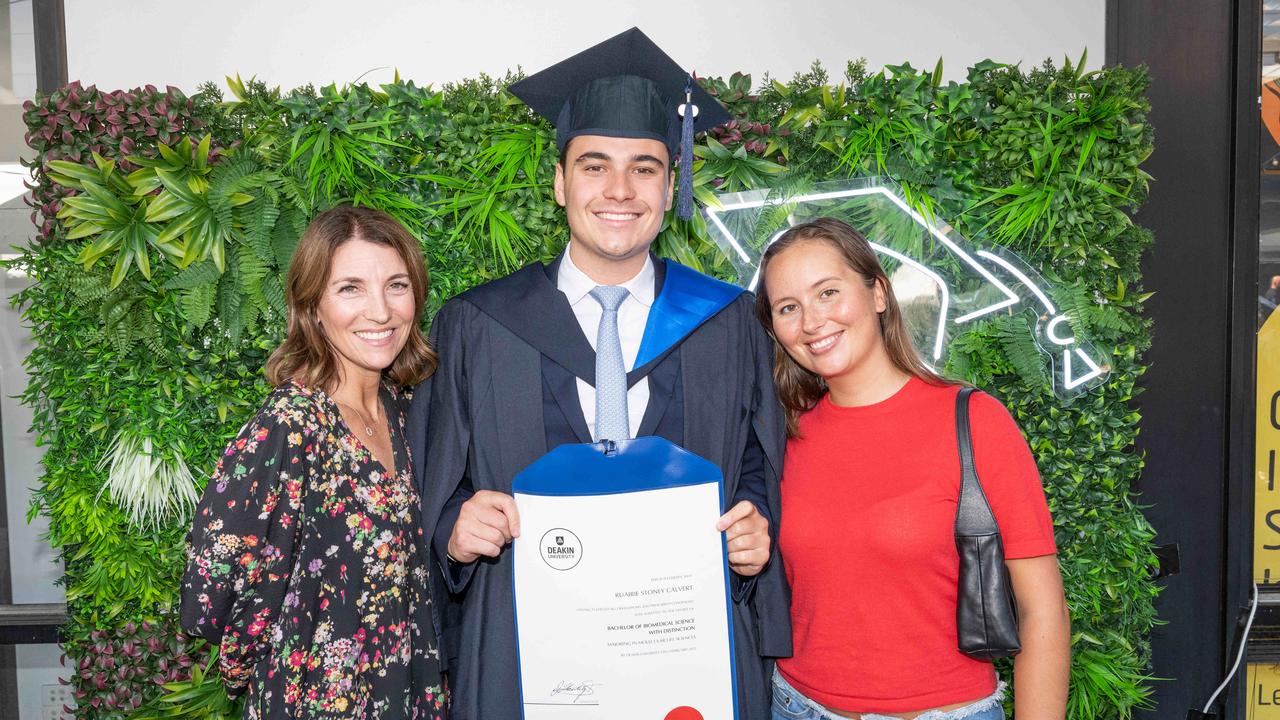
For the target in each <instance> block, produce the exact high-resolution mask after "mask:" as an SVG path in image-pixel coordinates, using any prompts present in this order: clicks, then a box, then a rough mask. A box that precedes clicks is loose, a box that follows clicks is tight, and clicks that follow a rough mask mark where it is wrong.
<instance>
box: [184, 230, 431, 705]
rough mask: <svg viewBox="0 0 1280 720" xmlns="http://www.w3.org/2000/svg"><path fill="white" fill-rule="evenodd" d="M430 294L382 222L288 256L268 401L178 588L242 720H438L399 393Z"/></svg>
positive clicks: (323, 233) (198, 525)
mask: <svg viewBox="0 0 1280 720" xmlns="http://www.w3.org/2000/svg"><path fill="white" fill-rule="evenodd" d="M426 293H427V272H426V268H425V267H424V266H423V263H422V255H421V251H420V250H419V247H418V244H417V242H416V241H415V240H414V238H413V236H412V235H410V234H409V233H408V232H407V231H406V230H405V229H404V228H403V226H401V225H400V224H399V223H397V222H396V221H395V220H394V219H392V218H391V217H390V216H388V215H386V214H384V213H381V212H378V211H376V210H369V209H365V208H351V207H339V208H335V209H333V210H330V211H328V212H326V213H324V214H322V215H320V216H318V217H317V218H316V219H315V220H314V221H313V222H312V223H311V225H310V226H309V227H308V228H307V231H306V232H305V233H304V234H303V236H302V238H301V239H300V240H299V241H298V247H297V249H296V250H295V252H294V257H293V261H292V263H291V264H290V267H289V276H288V290H287V296H288V306H289V325H288V332H287V337H286V339H285V341H284V343H283V344H282V345H281V346H280V347H279V348H278V349H277V350H276V351H275V353H274V354H273V355H272V357H271V359H270V360H269V361H268V363H267V375H268V378H269V379H270V380H271V382H272V384H274V385H275V386H276V389H275V391H273V392H272V393H271V395H270V396H269V397H268V398H267V400H266V402H265V403H264V404H263V406H262V409H261V410H259V412H258V414H257V415H255V416H254V417H253V418H252V419H251V420H250V421H249V422H248V423H247V424H246V425H245V426H244V428H243V429H242V430H241V431H240V434H239V436H238V437H237V438H236V439H235V440H234V441H232V443H231V444H230V445H228V446H227V449H226V451H225V453H224V454H223V456H222V458H221V460H220V461H219V463H218V466H217V468H216V470H215V471H214V474H213V477H212V478H211V479H210V480H209V484H208V487H207V488H206V489H205V493H204V497H203V499H202V500H201V501H200V506H199V508H198V509H197V512H196V517H195V523H194V527H193V528H192V530H191V536H190V548H189V554H188V563H187V569H186V574H185V576H184V577H183V581H182V625H183V627H184V628H185V629H186V630H187V632H189V633H191V634H193V635H199V636H201V637H204V638H207V639H208V640H209V641H210V642H211V643H214V644H218V645H219V652H220V658H219V667H220V670H221V674H222V679H223V681H224V683H225V684H226V686H227V689H228V691H229V692H231V693H233V694H240V693H242V692H243V693H245V694H246V697H245V710H244V716H245V718H254V719H258V718H262V719H266V718H282V717H289V718H361V719H368V720H401V719H406V720H407V719H412V718H421V719H427V720H437V719H439V718H443V716H444V704H445V703H444V701H445V698H444V697H443V694H442V688H441V677H440V667H439V662H438V659H437V655H436V642H435V637H434V635H433V633H432V625H431V609H430V607H429V604H428V597H427V590H426V588H427V557H428V556H427V552H426V545H425V538H424V534H423V528H422V523H421V518H420V514H419V502H418V493H417V490H416V488H415V487H414V484H413V481H412V478H413V475H412V472H411V469H410V463H411V462H415V461H416V462H422V461H423V459H422V458H410V457H409V453H408V447H407V444H406V442H405V414H404V408H405V407H406V405H407V404H406V402H405V397H404V396H403V395H402V394H401V390H400V388H402V387H412V386H413V385H414V384H415V383H417V382H418V381H419V380H421V379H422V378H424V377H426V376H427V375H429V374H430V373H431V372H432V371H433V370H434V368H435V355H434V353H433V352H432V351H431V349H430V348H429V347H428V345H427V341H426V338H425V337H424V336H423V335H422V333H421V331H420V329H419V324H418V322H419V319H420V317H421V313H422V309H423V307H424V299H425V298H426Z"/></svg>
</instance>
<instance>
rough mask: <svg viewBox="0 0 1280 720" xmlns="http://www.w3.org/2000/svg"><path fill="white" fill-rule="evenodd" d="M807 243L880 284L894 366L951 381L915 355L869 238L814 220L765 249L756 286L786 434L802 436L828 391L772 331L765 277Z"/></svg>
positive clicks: (883, 325)
mask: <svg viewBox="0 0 1280 720" xmlns="http://www.w3.org/2000/svg"><path fill="white" fill-rule="evenodd" d="M804 242H822V243H826V244H827V245H828V246H829V247H831V248H833V249H835V250H836V252H838V253H840V257H842V258H843V259H844V261H845V264H846V265H848V266H849V268H850V269H851V270H853V271H854V272H856V273H858V274H859V275H860V276H862V279H863V282H865V283H866V286H867V287H869V288H870V287H875V286H876V285H879V286H880V290H881V291H882V292H883V293H884V304H885V308H884V312H881V313H880V337H881V338H883V339H884V345H885V351H886V352H887V353H888V355H889V360H890V361H891V362H892V363H893V365H894V367H896V368H898V369H899V370H901V371H903V372H905V373H907V374H908V375H912V376H914V377H917V378H920V379H921V380H923V381H925V382H927V383H930V384H932V385H945V384H949V383H950V381H949V380H946V379H945V378H943V377H942V376H941V375H938V374H937V373H935V372H934V371H933V370H931V369H930V368H929V366H928V365H925V364H924V361H922V360H921V359H920V355H919V354H918V353H916V349H915V346H914V345H912V344H911V332H910V331H909V330H907V324H906V322H905V321H904V320H903V318H902V311H901V310H900V309H899V308H898V300H897V298H895V297H894V295H893V286H892V285H891V284H889V276H888V275H886V274H885V272H884V268H883V267H881V266H880V260H879V258H877V257H876V252H875V250H873V249H872V248H871V243H869V242H867V238H866V237H864V236H863V234H862V233H860V232H858V231H857V230H855V229H854V228H853V227H851V226H850V225H849V224H848V223H844V222H841V221H840V220H836V219H835V218H829V217H824V218H818V219H816V220H811V221H809V222H806V223H802V224H800V225H796V226H795V227H792V228H791V229H789V230H787V231H786V232H784V233H783V234H782V236H781V237H779V238H778V239H777V240H775V241H774V242H773V244H772V245H770V246H769V247H768V249H766V250H765V252H764V256H763V257H762V258H760V274H759V277H760V284H759V286H758V287H757V288H756V317H758V318H759V319H760V324H761V325H764V328H765V330H767V331H768V332H769V337H771V338H773V383H774V385H775V386H776V387H777V390H778V399H780V400H781V401H782V407H783V409H784V410H785V411H786V418H787V436H788V437H796V436H797V435H799V423H800V416H801V415H803V414H805V413H806V412H808V411H810V410H812V409H813V407H814V405H817V404H818V401H819V400H821V399H822V396H823V395H825V394H827V381H826V380H823V379H822V377H820V376H818V375H816V374H814V373H811V372H809V371H808V370H806V369H804V368H803V367H801V366H800V364H799V363H797V362H796V361H795V360H793V359H792V357H791V356H790V355H788V354H787V351H786V349H784V348H783V347H782V345H781V344H780V343H779V342H778V338H777V337H776V336H775V335H774V334H773V309H772V305H773V303H772V302H771V301H770V300H769V288H768V285H767V284H766V283H765V275H766V273H767V272H768V269H769V262H770V261H771V260H773V258H775V257H777V256H778V255H780V254H781V253H782V252H784V251H786V250H787V249H788V248H791V247H794V246H796V245H799V244H801V243H804Z"/></svg>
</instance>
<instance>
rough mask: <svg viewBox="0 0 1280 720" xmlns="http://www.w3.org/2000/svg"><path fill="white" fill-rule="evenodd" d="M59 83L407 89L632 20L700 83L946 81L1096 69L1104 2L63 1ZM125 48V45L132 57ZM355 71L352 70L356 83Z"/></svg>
mask: <svg viewBox="0 0 1280 720" xmlns="http://www.w3.org/2000/svg"><path fill="white" fill-rule="evenodd" d="M64 6H65V11H66V26H67V65H68V71H69V77H70V78H71V79H73V80H76V79H79V80H81V81H82V82H84V83H85V84H89V83H96V84H97V85H98V86H99V87H101V88H104V89H107V88H110V89H116V88H128V87H135V86H138V85H144V84H147V83H151V84H154V85H156V86H159V87H164V86H165V85H176V86H178V87H180V88H183V89H184V90H188V91H189V90H192V89H193V88H194V87H195V86H196V85H197V84H198V83H200V82H203V81H206V80H214V81H217V82H218V83H219V84H221V82H222V78H223V76H224V75H228V74H235V73H237V72H239V73H241V74H243V75H244V76H246V77H247V76H249V75H253V74H256V75H257V76H258V77H259V78H261V79H263V80H266V81H267V82H269V83H271V84H274V85H280V86H282V87H285V88H291V87H296V86H298V85H302V84H305V83H308V82H314V83H317V84H323V83H328V82H331V81H338V82H346V81H350V80H353V79H355V78H356V77H358V76H361V75H364V77H365V78H366V79H368V80H370V81H377V82H383V81H386V80H390V79H391V77H392V73H393V69H394V68H397V67H398V68H399V70H400V74H401V76H402V77H404V78H408V79H413V80H414V81H416V82H417V83H418V84H420V85H421V84H426V83H432V84H435V85H436V86H439V85H440V84H441V83H444V82H448V81H453V80H460V79H463V78H467V77H473V76H475V75H477V74H478V73H479V72H481V71H484V72H487V73H489V74H491V75H498V76H501V75H502V74H503V73H504V72H505V71H506V70H507V69H509V68H511V69H514V68H515V67H516V66H523V67H524V69H525V70H526V71H527V72H534V71H537V70H539V69H541V68H543V67H545V66H547V65H549V64H551V63H553V62H555V61H557V60H560V59H562V58H564V57H567V56H568V55H571V54H572V53H574V52H577V51H578V50H581V49H584V48H586V47H589V46H590V45H593V44H595V43H596V42H599V41H601V40H604V39H606V38H608V37H611V36H612V35H614V34H616V33H618V32H621V31H623V30H626V29H627V28H629V27H631V26H633V25H637V26H639V27H640V29H641V30H643V31H644V32H645V33H646V34H648V35H649V36H650V37H651V38H653V40H654V41H655V42H657V43H658V45H660V46H661V47H663V48H664V49H665V50H666V51H667V52H668V53H669V54H670V55H671V56H672V57H673V58H675V59H676V60H677V61H678V62H680V63H681V64H683V65H684V66H685V67H686V68H688V69H691V70H695V71H697V72H698V73H699V74H702V75H728V74H729V73H731V72H733V71H735V70H742V71H746V72H750V73H752V75H753V77H754V79H755V80H757V81H759V80H760V78H761V76H762V75H763V73H764V72H765V71H769V72H771V73H772V74H773V75H774V76H775V77H779V78H782V79H790V77H791V75H792V74H793V73H795V72H796V71H799V70H804V69H807V68H808V66H809V64H810V63H811V62H812V61H813V60H814V59H819V60H821V61H822V62H823V64H824V65H826V66H827V68H828V69H829V70H831V71H832V74H833V75H834V76H835V77H836V78H839V77H840V75H841V74H842V72H843V69H844V66H845V61H846V60H850V59H856V58H859V57H865V58H866V59H867V62H868V65H869V66H870V67H872V68H879V67H882V66H884V65H886V64H897V63H900V62H902V61H904V60H906V61H910V62H911V63H912V64H913V65H915V66H916V67H926V68H932V67H933V65H934V63H935V62H936V61H937V59H938V57H940V56H941V57H943V58H944V59H945V74H946V76H947V77H948V78H949V79H963V78H964V76H965V68H966V67H967V66H969V65H971V64H973V63H975V62H977V61H978V60H981V59H983V58H987V57H990V58H993V59H996V60H999V61H1002V62H1018V61H1022V63H1023V65H1024V66H1031V65H1037V64H1039V63H1040V62H1041V61H1042V60H1044V59H1045V58H1046V57H1052V58H1053V59H1054V60H1055V61H1061V59H1062V57H1063V56H1064V55H1068V56H1070V57H1071V58H1072V60H1073V61H1074V60H1075V59H1076V58H1078V57H1079V56H1080V52H1081V51H1082V50H1083V49H1085V48H1086V47H1087V48H1088V49H1089V56H1090V59H1089V66H1090V67H1093V68H1096V67H1099V66H1100V65H1101V63H1102V60H1103V54H1104V47H1103V43H1104V41H1105V0H1073V1H1071V2H1061V0H971V1H969V2H957V1H956V0H896V1H895V0H875V2H868V1H867V0H857V1H852V0H846V1H840V0H828V1H827V2H817V1H815V0H793V1H790V2H786V1H783V0H772V1H771V2H766V1H764V0H737V1H736V2H732V3H730V2H708V1H706V0H702V1H699V0H648V1H646V2H630V3H621V2H614V3H609V2H604V1H602V0H524V1H521V0H475V1H467V0H460V1H459V0H455V1H454V2H440V1H439V0H364V1H363V2H359V1H357V2H352V1H350V0H345V1H344V0H307V1H305V2H304V1H302V0H219V1H218V2H208V0H127V1H126V0H65V3H64ZM128 48H137V50H136V51H131V50H128ZM366 73H367V74H366Z"/></svg>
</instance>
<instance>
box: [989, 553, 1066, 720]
mask: <svg viewBox="0 0 1280 720" xmlns="http://www.w3.org/2000/svg"><path fill="white" fill-rule="evenodd" d="M1005 564H1006V565H1007V566H1008V568H1009V579H1010V580H1011V581H1012V582H1013V594H1014V595H1015V596H1017V598H1018V638H1019V639H1020V640H1021V642H1022V652H1020V653H1018V655H1017V656H1016V657H1014V659H1013V700H1014V713H1013V716H1014V717H1016V718H1018V720H1062V718H1064V717H1066V714H1067V682H1068V680H1069V679H1070V677H1071V618H1070V616H1069V614H1068V612H1067V600H1066V596H1065V594H1064V593H1063V590H1062V573H1061V572H1060V571H1059V570H1058V558H1057V556H1054V555H1044V556H1041V557H1032V558H1021V559H1018V560H1009V561H1007V562H1006V563H1005Z"/></svg>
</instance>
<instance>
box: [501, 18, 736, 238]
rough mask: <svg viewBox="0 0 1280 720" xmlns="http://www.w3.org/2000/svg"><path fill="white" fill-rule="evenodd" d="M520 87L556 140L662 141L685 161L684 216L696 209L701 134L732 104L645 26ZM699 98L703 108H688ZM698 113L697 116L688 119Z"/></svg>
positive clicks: (561, 144)
mask: <svg viewBox="0 0 1280 720" xmlns="http://www.w3.org/2000/svg"><path fill="white" fill-rule="evenodd" d="M510 90H511V92H512V94H514V95H515V96H516V97H518V98H520V99H521V100H523V101H524V102H525V103H526V104H528V105H529V107H531V108H533V111H534V112H536V113H538V114H539V115H541V116H543V117H545V118H546V119H547V120H550V121H551V123H552V124H554V125H555V126H556V147H558V148H559V149H560V151H561V152H564V148H565V145H567V144H568V143H569V141H570V140H572V139H573V138H575V137H577V136H579V135H603V136H606V137H633V138H649V139H652V140H658V141H660V142H662V143H664V144H666V146H667V150H668V152H669V153H670V154H671V157H672V159H675V158H676V157H677V156H678V157H679V158H680V160H681V168H680V170H681V173H680V176H681V189H680V196H681V197H680V208H681V212H680V215H681V216H682V217H686V218H687V217H688V216H689V213H690V212H691V210H690V207H691V203H692V200H691V193H692V185H691V183H692V174H693V173H692V154H693V153H692V145H693V134H694V133H698V132H703V131H705V130H709V129H710V128H713V127H715V126H716V125H720V124H722V123H725V122H728V121H729V119H730V117H729V113H728V111H726V110H725V109H724V107H723V106H722V105H721V104H720V103H719V102H717V101H716V99H715V98H713V97H711V95H710V94H709V93H707V91H706V90H703V89H702V88H701V87H700V86H699V85H698V83H696V82H694V81H693V77H692V76H691V75H690V74H689V73H687V72H685V71H684V70H683V69H682V68H681V67H680V66H679V65H677V64H676V62H675V61H674V60H672V59H671V58H670V57H669V56H668V55H667V54H666V53H665V52H663V51H662V49H661V48H659V47H658V46H657V45H655V44H654V43H653V41H652V40H650V39H649V38H648V37H647V36H646V35H645V34H644V33H642V32H640V30H639V29H638V28H631V29H630V30H627V31H626V32H623V33H621V34H619V35H616V36H614V37H612V38H609V39H608V40H605V41H604V42H602V43H600V44H599V45H596V46H594V47H591V48H588V49H587V50H583V51H582V52H580V53H578V54H577V55H574V56H573V57H571V58H569V59H567V60H562V61H561V62H559V63H556V64H555V65H552V66H551V67H549V68H547V69H545V70H543V71H542V72H539V73H536V74H534V75H530V76H529V77H527V78H525V79H524V80H521V81H520V82H518V83H515V84H514V85H512V86H511V88H510ZM686 101H688V102H691V103H692V105H693V106H694V108H695V110H694V112H693V113H688V112H685V111H684V109H683V106H684V105H685V104H686ZM686 116H691V118H692V121H691V122H685V121H684V120H685V119H686Z"/></svg>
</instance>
